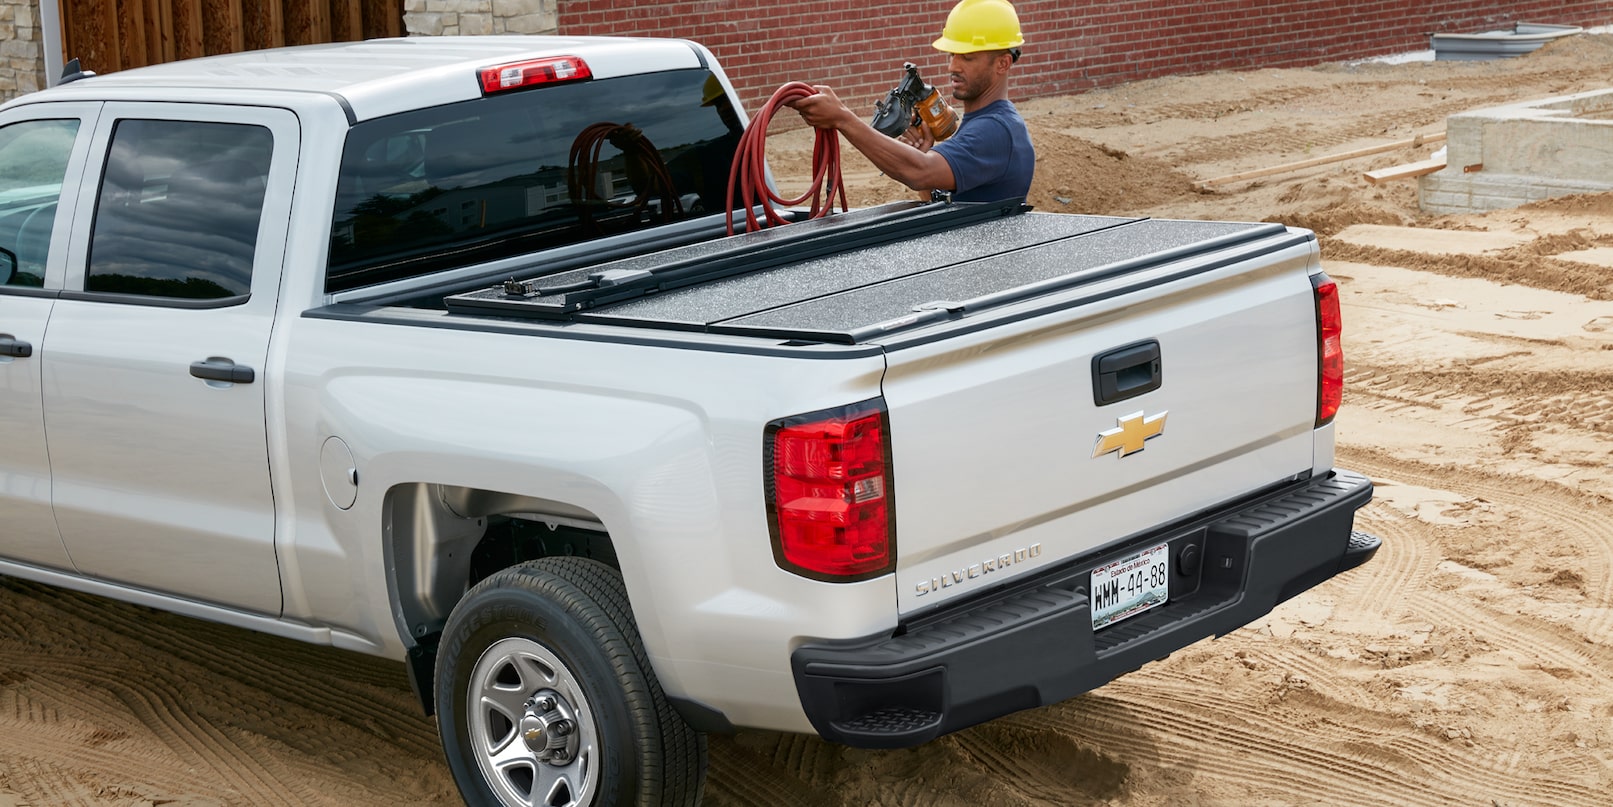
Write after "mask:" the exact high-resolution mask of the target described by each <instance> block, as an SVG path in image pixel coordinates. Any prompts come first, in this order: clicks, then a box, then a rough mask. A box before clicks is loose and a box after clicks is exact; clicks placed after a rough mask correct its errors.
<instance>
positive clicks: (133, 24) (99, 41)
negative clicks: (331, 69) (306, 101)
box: [46, 0, 404, 73]
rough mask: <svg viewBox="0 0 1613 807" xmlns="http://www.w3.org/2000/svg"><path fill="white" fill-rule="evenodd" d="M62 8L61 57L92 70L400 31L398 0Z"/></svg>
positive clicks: (91, 1) (227, 0)
mask: <svg viewBox="0 0 1613 807" xmlns="http://www.w3.org/2000/svg"><path fill="white" fill-rule="evenodd" d="M50 1H51V0H46V2H50ZM61 9H62V58H63V59H73V58H75V57H76V58H77V59H78V60H79V62H80V64H81V65H82V66H83V68H84V69H85V70H93V71H95V72H97V73H110V72H113V71H116V70H125V69H128V68H131V67H142V66H144V65H148V64H160V63H162V62H171V61H175V60H177V59H189V58H193V57H196V56H212V55H215V54H220V53H236V52H239V51H243V50H256V49H258V48H274V47H280V46H282V45H312V44H318V43H324V42H345V41H352V40H360V39H373V38H376V37H387V36H403V34H404V28H403V3H402V2H401V0H61Z"/></svg>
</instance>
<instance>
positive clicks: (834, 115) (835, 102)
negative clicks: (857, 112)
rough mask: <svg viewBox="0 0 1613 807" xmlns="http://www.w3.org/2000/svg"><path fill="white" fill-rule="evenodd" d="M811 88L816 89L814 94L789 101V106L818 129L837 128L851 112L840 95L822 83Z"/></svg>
mask: <svg viewBox="0 0 1613 807" xmlns="http://www.w3.org/2000/svg"><path fill="white" fill-rule="evenodd" d="M812 89H814V90H817V91H818V92H817V94H816V95H809V96H807V97H805V98H797V99H795V100H794V101H791V102H789V105H790V107H792V108H793V109H795V111H796V112H799V113H801V120H804V121H806V122H807V123H808V124H809V125H811V126H813V127H815V128H818V129H839V128H841V124H842V122H843V121H844V120H845V119H846V117H847V116H850V115H851V114H852V112H851V110H850V109H848V108H847V107H846V104H845V102H843V101H841V100H840V96H838V95H835V91H834V90H833V89H831V88H829V87H828V86H826V85H823V84H814V85H813V86H812Z"/></svg>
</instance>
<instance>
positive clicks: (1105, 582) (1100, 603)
mask: <svg viewBox="0 0 1613 807" xmlns="http://www.w3.org/2000/svg"><path fill="white" fill-rule="evenodd" d="M1168 549H1169V546H1167V545H1166V544H1160V545H1158V546H1151V547H1149V548H1147V549H1144V550H1143V551H1141V552H1138V553H1137V554H1135V555H1131V556H1129V557H1125V558H1122V559H1120V560H1117V561H1115V562H1114V563H1110V564H1107V565H1104V566H1099V567H1098V568H1096V569H1093V570H1092V587H1091V588H1090V589H1088V591H1091V592H1092V629H1093V630H1097V629H1099V628H1102V627H1107V626H1109V625H1113V624H1114V623H1116V622H1119V621H1120V620H1122V619H1127V618H1129V617H1134V616H1136V615H1138V614H1140V613H1142V612H1144V611H1147V610H1148V609H1150V608H1155V607H1158V606H1161V605H1164V604H1165V600H1167V599H1169V598H1170V593H1171V591H1170V589H1171V585H1170V583H1171V556H1170V552H1169V551H1167V550H1168Z"/></svg>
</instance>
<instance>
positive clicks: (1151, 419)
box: [1092, 412, 1165, 457]
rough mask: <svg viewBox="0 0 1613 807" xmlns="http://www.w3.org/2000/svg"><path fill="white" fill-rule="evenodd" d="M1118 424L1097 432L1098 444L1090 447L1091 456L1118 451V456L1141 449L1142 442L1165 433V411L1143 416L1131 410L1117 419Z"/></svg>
mask: <svg viewBox="0 0 1613 807" xmlns="http://www.w3.org/2000/svg"><path fill="white" fill-rule="evenodd" d="M1119 423H1120V425H1118V426H1116V427H1114V428H1113V429H1110V430H1108V431H1105V432H1098V445H1097V447H1096V448H1094V449H1092V456H1094V457H1101V456H1103V455H1105V454H1112V453H1114V452H1116V451H1118V452H1120V456H1122V457H1124V456H1126V455H1127V454H1135V453H1137V452H1139V451H1141V450H1143V443H1144V442H1145V441H1148V440H1151V439H1153V438H1155V437H1158V436H1160V435H1161V434H1164V433H1165V413H1164V412H1160V413H1159V414H1157V415H1148V416H1147V417H1144V416H1143V413H1141V412H1133V413H1131V414H1129V415H1127V416H1125V417H1123V418H1120V419H1119Z"/></svg>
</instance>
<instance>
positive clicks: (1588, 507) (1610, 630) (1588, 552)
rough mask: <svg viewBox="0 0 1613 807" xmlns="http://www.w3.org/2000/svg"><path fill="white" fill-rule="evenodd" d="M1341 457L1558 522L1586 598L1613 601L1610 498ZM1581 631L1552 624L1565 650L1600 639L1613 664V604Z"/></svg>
mask: <svg viewBox="0 0 1613 807" xmlns="http://www.w3.org/2000/svg"><path fill="white" fill-rule="evenodd" d="M1338 456H1339V459H1340V464H1342V465H1344V466H1346V467H1350V468H1352V469H1356V470H1358V471H1359V472H1360V473H1365V474H1367V475H1368V476H1369V477H1374V478H1376V477H1382V478H1385V479H1398V480H1401V481H1404V482H1407V483H1410V484H1416V485H1421V486H1423V487H1428V488H1433V489H1436V490H1448V491H1450V492H1452V493H1457V494H1461V495H1463V496H1468V497H1471V498H1476V499H1483V500H1486V501H1491V502H1497V503H1499V504H1502V505H1505V506H1508V507H1511V508H1514V509H1516V510H1519V511H1522V512H1526V513H1529V514H1530V515H1532V516H1534V517H1537V518H1539V519H1540V520H1541V521H1543V522H1546V523H1547V524H1550V525H1553V526H1556V527H1558V528H1559V529H1560V531H1561V533H1562V534H1563V535H1564V536H1566V537H1568V538H1569V539H1571V540H1572V541H1574V542H1575V544H1576V545H1578V546H1579V548H1580V549H1581V550H1582V551H1583V564H1582V567H1581V568H1582V571H1583V575H1584V577H1585V595H1586V601H1587V602H1590V603H1602V604H1608V603H1613V574H1610V566H1613V505H1610V504H1609V503H1608V502H1607V501H1606V500H1605V499H1602V498H1601V497H1597V496H1593V495H1591V494H1585V493H1580V492H1577V491H1573V490H1571V489H1568V488H1565V487H1563V486H1561V485H1557V484H1553V483H1550V482H1544V481H1541V480H1536V479H1529V478H1520V477H1517V476H1506V475H1502V474H1495V473H1492V472H1488V471H1484V470H1482V469H1479V468H1471V467H1468V468H1463V470H1462V473H1460V474H1452V473H1449V471H1448V469H1440V468H1437V467H1431V466H1428V465H1426V464H1423V463H1417V462H1409V461H1405V460H1400V459H1396V458H1394V457H1390V456H1387V455H1385V454H1384V453H1382V452H1380V451H1376V450H1373V449H1366V448H1359V447H1351V446H1343V445H1341V446H1339V448H1338ZM1540 624H1543V625H1546V624H1550V623H1540ZM1578 630H1579V632H1580V633H1579V634H1568V635H1564V633H1565V632H1564V631H1563V630H1562V629H1561V628H1558V627H1556V626H1553V627H1552V629H1551V633H1552V634H1553V635H1554V636H1556V637H1557V638H1558V639H1559V644H1560V646H1561V647H1562V648H1563V649H1565V650H1566V651H1568V652H1569V653H1570V654H1571V655H1573V656H1576V657H1580V656H1581V654H1580V653H1579V652H1578V651H1579V649H1580V648H1581V647H1583V646H1584V644H1585V640H1587V639H1588V640H1592V641H1594V642H1596V643H1597V645H1596V647H1597V648H1598V651H1597V652H1595V653H1593V654H1591V657H1590V658H1591V659H1592V660H1594V661H1595V662H1596V663H1597V664H1599V665H1601V666H1602V668H1604V669H1607V668H1613V652H1610V651H1609V650H1608V644H1609V642H1613V609H1606V608H1603V609H1600V612H1599V613H1598V612H1596V609H1592V613H1591V615H1590V616H1589V617H1588V619H1587V620H1586V621H1585V622H1584V623H1583V624H1581V625H1579V626H1578Z"/></svg>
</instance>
